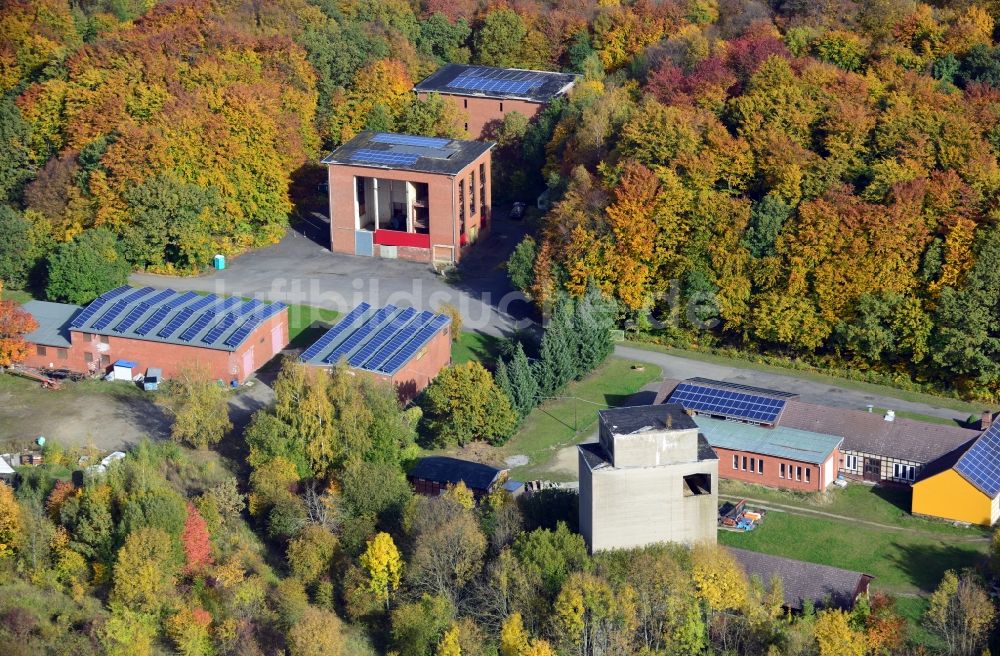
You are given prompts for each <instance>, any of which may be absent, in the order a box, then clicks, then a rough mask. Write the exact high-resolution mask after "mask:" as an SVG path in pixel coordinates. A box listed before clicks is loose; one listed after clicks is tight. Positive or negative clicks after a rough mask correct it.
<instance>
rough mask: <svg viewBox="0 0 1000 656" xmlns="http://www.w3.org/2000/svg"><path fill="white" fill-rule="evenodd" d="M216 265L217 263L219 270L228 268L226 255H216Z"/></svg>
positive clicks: (216, 266)
mask: <svg viewBox="0 0 1000 656" xmlns="http://www.w3.org/2000/svg"><path fill="white" fill-rule="evenodd" d="M214 265H215V268H216V269H218V270H219V271H221V270H223V269H225V268H226V256H225V255H216V256H215V260H214Z"/></svg>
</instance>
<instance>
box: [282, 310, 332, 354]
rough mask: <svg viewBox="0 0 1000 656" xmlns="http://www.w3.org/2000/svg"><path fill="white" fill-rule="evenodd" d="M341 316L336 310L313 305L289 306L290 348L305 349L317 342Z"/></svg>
mask: <svg viewBox="0 0 1000 656" xmlns="http://www.w3.org/2000/svg"><path fill="white" fill-rule="evenodd" d="M338 316H340V313H339V312H337V311H336V310H326V309H324V308H318V307H315V306H312V305H289V306H288V341H289V344H288V347H286V348H305V347H306V346H309V345H310V344H312V343H313V342H315V341H316V340H317V339H318V338H319V337H320V336H321V335H322V334H323V333H324V332H326V330H327V328H329V327H330V323H331V322H332V321H333V320H334V319H336V318H337V317H338Z"/></svg>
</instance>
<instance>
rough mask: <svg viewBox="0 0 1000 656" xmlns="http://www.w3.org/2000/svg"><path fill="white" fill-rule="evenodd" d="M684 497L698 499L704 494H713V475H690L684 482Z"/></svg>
mask: <svg viewBox="0 0 1000 656" xmlns="http://www.w3.org/2000/svg"><path fill="white" fill-rule="evenodd" d="M682 485H683V491H684V496H686V497H698V496H701V495H703V494H711V493H712V475H711V474H688V475H687V476H685V477H684V482H683V484H682Z"/></svg>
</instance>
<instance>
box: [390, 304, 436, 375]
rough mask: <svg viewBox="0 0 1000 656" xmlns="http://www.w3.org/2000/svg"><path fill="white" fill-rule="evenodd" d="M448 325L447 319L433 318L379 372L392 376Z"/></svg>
mask: <svg viewBox="0 0 1000 656" xmlns="http://www.w3.org/2000/svg"><path fill="white" fill-rule="evenodd" d="M447 324H448V317H445V316H441V315H438V316H435V317H434V318H433V319H432V320H431V322H430V323H428V324H427V325H426V326H424V327H423V328H421V329H420V331H419V332H418V333H417V334H416V335H415V336H414V338H413V339H412V340H410V341H409V342H407V343H406V345H404V346H403V348H401V349H399V351H398V352H397V353H396V354H395V355H394V356H392V357H391V358H389V361H388V362H386V363H385V364H384V365H382V366H381V367H379V369H378V370H379V371H381V372H383V373H386V374H394V373H396V370H398V369H399V368H400V367H402V366H403V365H404V364H406V362H407V361H408V360H409V359H410V358H412V357H413V356H415V355H416V354H417V352H418V351H419V350H420V349H422V348H423V347H424V345H425V344H426V343H427V341H428V340H429V339H430V338H431V337H432V336H433V335H434V333H436V332H437V331H439V330H441V329H442V328H444V327H445V326H446V325H447Z"/></svg>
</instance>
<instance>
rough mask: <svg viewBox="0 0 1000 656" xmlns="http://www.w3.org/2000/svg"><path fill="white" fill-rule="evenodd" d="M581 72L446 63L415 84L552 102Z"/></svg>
mask: <svg viewBox="0 0 1000 656" xmlns="http://www.w3.org/2000/svg"><path fill="white" fill-rule="evenodd" d="M578 77H579V76H577V75H574V74H572V73H558V72H554V71H530V70H526V69H521V68H494V67H492V66H474V65H469V64H446V65H445V66H442V67H441V68H439V69H438V70H436V71H434V72H433V73H431V74H430V75H429V76H428V77H426V78H424V79H423V80H422V81H421V82H420V83H419V84H417V85H416V86H415V87H413V90H414V91H416V92H417V93H445V94H450V95H456V96H484V97H487V98H501V99H507V98H509V99H512V100H526V101H529V102H538V103H543V102H548V101H550V100H552V99H553V98H555V97H556V96H560V95H563V94H565V93H567V92H568V91H569V90H570V89H571V88H572V87H573V85H574V84H575V83H576V81H577V79H578Z"/></svg>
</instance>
